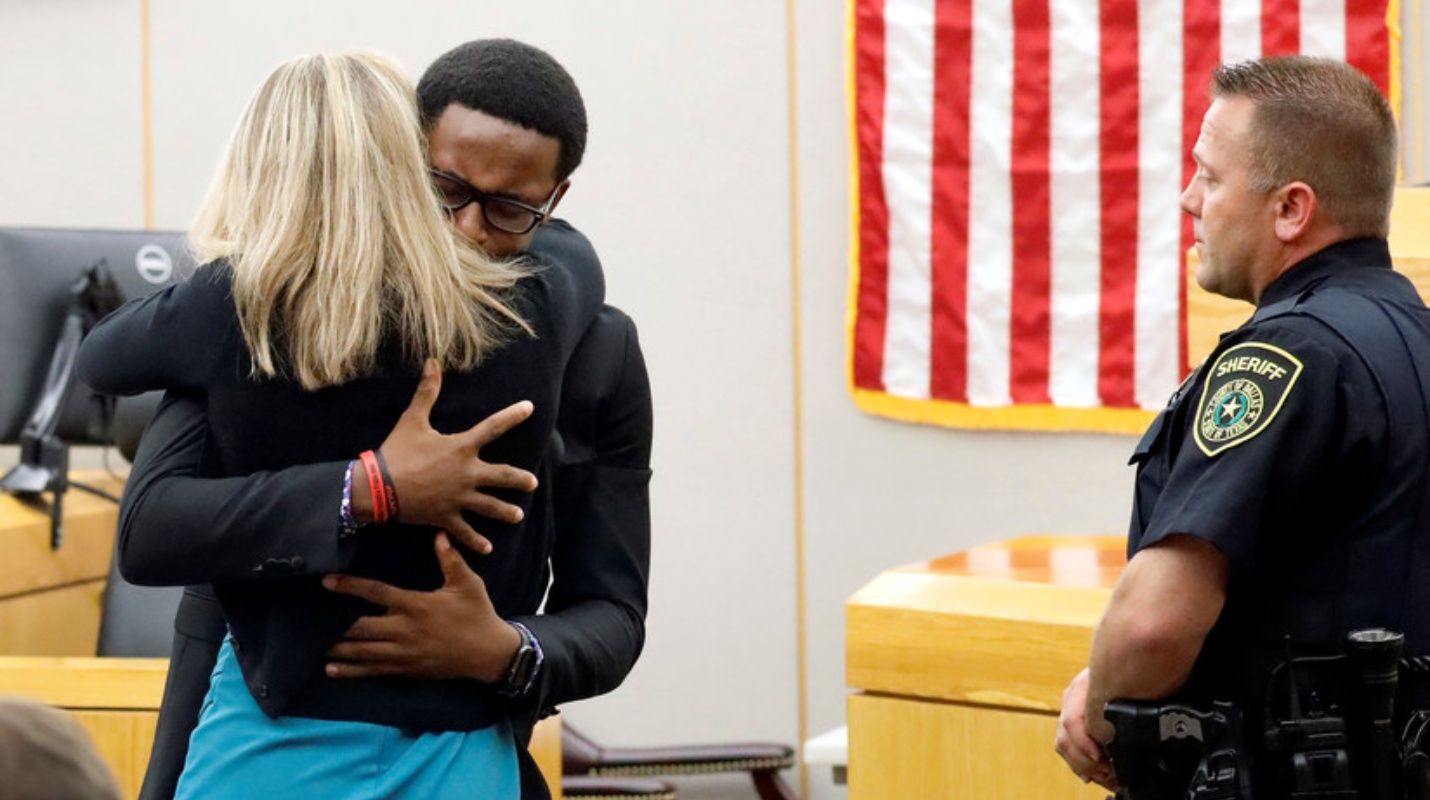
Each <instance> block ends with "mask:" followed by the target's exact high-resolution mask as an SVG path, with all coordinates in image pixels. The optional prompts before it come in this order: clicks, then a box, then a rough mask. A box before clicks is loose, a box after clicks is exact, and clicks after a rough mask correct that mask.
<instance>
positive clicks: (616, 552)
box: [121, 307, 652, 800]
mask: <svg viewBox="0 0 1430 800" xmlns="http://www.w3.org/2000/svg"><path fill="white" fill-rule="evenodd" d="M651 428H652V411H651V399H650V387H649V381H648V379H647V375H646V369H645V363H644V360H643V358H642V355H641V350H640V345H639V342H638V340H637V338H636V331H635V326H634V323H632V321H631V320H630V318H629V317H627V316H626V315H625V314H623V313H621V312H620V311H618V310H617V309H614V308H610V307H606V308H604V309H602V311H601V312H600V313H599V314H598V315H597V317H596V320H595V321H594V322H593V323H592V325H591V327H590V329H589V330H588V331H587V332H586V334H585V336H584V337H583V338H582V340H581V342H580V344H579V345H578V346H577V349H576V351H575V353H574V354H573V356H572V358H571V361H570V363H569V365H568V368H567V372H566V376H565V381H564V382H563V390H562V396H561V409H560V413H559V417H558V420H557V423H556V429H557V435H556V436H554V437H553V443H552V447H553V450H554V452H553V454H552V457H551V458H549V459H548V461H547V463H548V464H549V465H550V469H549V470H548V471H545V472H543V474H542V478H541V481H540V486H541V488H539V489H538V491H537V496H536V497H535V498H534V499H533V503H532V514H533V515H534V516H537V517H538V518H539V519H544V520H546V521H549V522H554V526H553V530H554V536H553V537H552V538H551V539H550V540H549V541H550V542H551V545H550V547H549V549H548V554H549V556H550V565H551V569H552V573H553V579H552V583H551V587H550V592H549V595H548V597H547V601H546V613H545V614H542V615H536V616H524V617H519V618H518V619H519V621H521V622H523V623H524V624H525V625H527V626H528V627H529V628H530V629H531V630H532V632H533V634H534V635H535V636H536V637H537V639H538V640H539V641H540V642H541V646H542V649H543V651H544V653H545V661H544V663H543V666H542V670H541V672H540V674H539V675H538V680H537V682H536V684H535V686H534V687H533V688H532V690H531V692H530V694H529V695H528V696H527V697H525V698H523V699H522V700H521V701H520V702H519V703H517V704H515V705H514V706H512V707H511V709H510V717H509V718H510V720H511V723H512V725H513V728H514V730H515V731H516V738H517V741H518V742H519V743H520V745H521V747H520V751H521V756H522V757H521V762H522V795H523V797H525V798H544V797H545V796H546V787H545V783H544V782H543V781H542V779H541V776H540V774H539V773H538V772H537V771H536V769H535V766H534V764H533V763H532V762H531V759H530V757H529V756H528V755H527V754H526V751H525V744H526V742H527V741H528V739H529V737H530V731H531V727H532V725H533V724H534V722H535V721H536V719H537V718H538V717H539V716H543V715H545V714H546V713H549V712H550V710H551V709H553V708H554V707H555V706H556V705H558V704H560V703H564V702H568V701H572V700H577V699H582V698H586V697H592V696H595V695H597V694H601V693H604V692H607V691H610V690H611V689H614V688H615V687H616V686H617V685H619V684H620V682H621V681H622V680H623V679H624V677H625V676H626V674H627V673H628V672H629V671H630V669H631V667H632V666H633V665H634V663H635V661H636V658H637V657H638V656H639V654H640V651H641V648H642V645H643V643H644V639H645V612H646V586H647V575H648V570H649V561H650V513H649V500H648V496H649V493H648V487H649V481H650V469H649V464H650V445H651ZM206 431H207V427H206V422H205V418H204V409H203V406H202V404H200V403H199V402H197V401H196V400H194V399H193V398H190V397H186V396H183V395H170V396H168V397H166V398H165V401H164V403H163V405H162V406H161V408H160V410H159V413H158V414H157V415H156V417H155V419H154V421H153V422H152V423H151V424H150V428H149V430H148V431H147V432H146V434H145V437H144V440H143V444H142V445H141V449H140V452H139V454H138V456H137V458H136V461H135V466H134V471H133V473H132V474H131V477H130V484H129V486H130V488H129V491H128V494H127V496H126V498H125V500H126V502H125V512H124V514H123V515H122V518H121V527H122V528H124V529H133V528H138V527H147V528H153V529H159V530H167V531H170V532H171V534H170V535H173V536H182V535H184V532H185V531H201V530H205V529H214V528H225V529H227V530H228V531H229V532H230V533H232V534H235V535H239V536H242V535H257V532H259V531H262V530H265V529H267V528H268V526H271V525H274V524H278V523H279V522H280V521H283V523H284V524H287V525H289V526H290V529H291V528H292V525H293V523H294V521H295V520H296V521H299V523H300V524H299V526H298V529H296V530H293V535H295V536H311V537H330V536H332V535H333V532H334V527H335V524H336V522H335V520H334V519H331V518H330V519H327V520H324V519H322V518H321V516H318V517H315V516H314V515H313V514H312V513H311V508H310V507H311V505H312V502H311V497H313V496H314V494H313V493H315V492H322V491H327V490H329V489H330V488H331V484H332V482H333V481H339V482H340V481H341V477H342V471H343V469H344V468H345V466H346V462H343V461H338V462H332V463H325V464H312V465H306V466H298V467H290V468H288V469H284V470H281V471H278V472H274V473H269V474H259V475H252V476H247V477H243V478H224V479H204V478H199V477H195V476H196V475H197V469H198V463H199V457H200V454H201V452H202V448H203V445H204V439H205V436H206ZM174 631H175V633H174V644H173V653H172V656H171V659H170V666H169V677H168V679H167V682H166V683H165V686H164V699H163V706H162V709H161V712H160V715H159V727H158V731H157V733H156V736H155V743H154V750H153V753H152V755H151V757H150V762H149V770H148V772H147V773H146V775H145V779H144V787H143V790H142V791H141V794H140V797H141V798H143V799H144V800H149V799H151V798H168V797H171V796H172V795H173V791H174V787H175V784H176V782H177V780H178V776H179V773H180V771H181V770H182V768H183V762H184V758H185V756H186V754H187V751H188V739H189V734H190V733H191V731H192V729H193V727H194V726H195V724H196V723H197V719H198V712H199V707H200V706H201V704H202V700H203V697H204V694H205V693H206V692H207V689H208V676H209V672H210V671H211V670H212V668H213V664H214V660H215V658H216V654H217V650H218V646H219V643H220V641H221V640H222V638H223V635H224V633H225V631H226V628H225V623H224V619H223V616H222V612H221V609H220V607H219V605H218V603H217V602H216V600H215V599H214V598H213V595H212V593H211V592H210V591H209V590H208V589H207V587H191V588H189V589H188V590H186V591H185V596H184V599H183V602H182V603H181V605H180V607H179V612H178V615H177V617H176V619H175V621H174Z"/></svg>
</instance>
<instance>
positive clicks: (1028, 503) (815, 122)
mask: <svg viewBox="0 0 1430 800" xmlns="http://www.w3.org/2000/svg"><path fill="white" fill-rule="evenodd" d="M1407 5H1410V4H1407ZM149 7H150V14H151V19H150V26H149V31H150V36H151V42H152V49H151V74H152V78H153V82H152V86H153V93H152V101H153V102H152V111H151V114H150V117H149V119H150V120H151V121H152V131H153V136H152V152H153V160H152V162H149V163H148V164H147V165H146V161H145V159H144V139H143V131H144V124H143V123H144V119H145V117H144V113H145V112H144V109H143V96H142V84H141V80H140V77H141V70H140V63H141V58H140V56H141V48H140V42H141V31H142V28H141V8H142V6H141V3H140V2H139V0H127V2H116V1H114V0H62V1H61V2H53V3H32V2H24V1H23V0H0V120H4V122H3V123H0V124H3V128H0V131H3V135H0V175H4V176H5V180H4V184H3V185H4V187H5V191H3V192H0V225H17V224H40V225H67V226H101V227H140V226H143V225H144V223H145V220H146V197H147V196H146V192H145V179H146V175H149V176H151V178H152V185H153V192H152V214H153V221H154V223H155V224H156V225H157V226H160V227H183V226H185V225H186V224H187V222H188V221H189V219H190V217H191V216H192V213H193V211H194V208H195V206H196V204H197V202H198V200H199V199H200V197H201V195H202V192H203V190H204V188H205V186H206V184H207V181H208V179H209V176H210V175H211V173H212V169H213V166H214V164H215V162H216V159H217V157H218V155H219V152H220V150H221V148H222V146H223V144H224V141H225V139H226V137H227V135H228V133H229V131H230V129H231V127H232V126H233V124H234V123H235V121H236V120H237V118H238V115H239V113H240V111H241V109H242V107H243V105H244V103H245V101H246V99H247V97H248V95H249V93H250V92H251V91H252V90H253V89H254V88H255V87H256V86H257V84H258V82H259V81H260V80H261V79H262V78H263V76H264V75H266V74H267V72H268V71H269V70H270V69H271V68H272V66H274V65H275V64H276V63H277V62H279V61H281V60H283V59H285V58H288V57H290V56H292V55H295V54H297V53H300V52H310V51H313V50H318V49H346V48H354V47H368V48H372V49H376V50H380V51H382V52H385V53H388V54H390V55H392V56H394V57H395V58H397V59H398V60H399V61H400V62H402V63H403V64H404V65H406V66H407V68H408V69H409V70H411V71H412V72H413V74H414V75H416V74H417V73H419V72H420V71H421V69H422V68H424V67H425V66H426V64H427V63H428V62H429V61H430V60H431V59H432V58H433V57H435V56H436V55H437V54H438V53H440V52H441V51H442V50H443V49H445V48H447V47H449V46H451V45H453V44H456V43H458V42H460V41H463V40H465V39H469V38H476V37H480V36H496V35H506V36H513V37H516V38H520V39H524V40H527V41H530V42H532V43H534V44H537V45H539V46H542V47H544V48H546V49H548V50H550V51H551V52H552V53H553V55H555V56H556V57H557V58H558V59H559V60H561V61H562V62H563V63H565V64H566V66H567V67H568V68H569V69H570V70H571V72H572V73H573V75H574V76H575V77H576V79H577V81H578V83H579V84H580V85H581V87H582V89H583V91H584V93H585V95H586V99H587V103H588V107H589V113H590V119H591V142H590V147H589V150H588V153H587V160H586V163H585V164H584V165H583V166H582V167H581V169H580V170H579V171H578V172H577V174H576V176H575V181H574V188H573V191H572V193H571V194H570V195H569V196H568V199H567V200H566V201H564V203H563V206H562V212H563V215H564V216H566V217H567V218H568V219H570V220H571V221H573V222H574V223H575V224H577V225H578V226H579V227H581V228H582V229H583V230H585V231H586V232H587V233H588V234H589V235H590V236H591V238H592V239H593V240H594V242H595V243H596V245H597V247H598V249H599V251H600V253H601V255H602V257H603V260H604V262H605V264H606V269H607V275H608V279H609V295H608V296H609V298H610V300H611V302H613V303H615V304H617V305H619V306H621V307H623V308H625V309H626V310H627V311H629V312H630V313H631V314H632V316H634V318H635V319H636V320H637V322H638V324H639V326H640V331H641V337H642V341H643V345H644V348H645V351H646V356H647V361H648V364H649V367H650V370H651V378H652V384H653V388H654V393H655V399H656V422H657V431H656V443H655V453H654V462H655V463H654V468H655V471H656V477H655V483H654V490H653V491H654V508H653V512H654V526H655V537H656V538H655V551H654V567H653V573H654V584H653V587H652V596H651V617H650V626H649V641H648V646H647V650H646V653H645V656H644V657H643V659H642V661H641V663H640V664H639V665H638V666H637V668H636V670H635V672H634V674H633V675H632V676H631V678H630V680H629V681H628V682H627V684H626V685H625V686H624V687H623V688H622V689H621V690H620V691H618V692H617V693H615V694H614V695H612V696H610V697H606V698H600V699H597V700H594V701H589V702H585V703H581V704H576V705H573V706H572V707H570V708H569V709H567V710H566V714H567V716H568V719H570V720H571V721H573V722H575V723H578V724H579V725H580V726H581V727H582V728H583V729H584V730H586V731H587V732H588V733H591V734H593V735H596V736H597V737H598V738H600V739H602V740H603V741H605V742H608V743H612V744H656V743H670V742H677V741H691V742H699V741H718V740H730V739H758V738H773V739H780V740H785V741H790V742H793V741H795V740H796V738H797V737H798V735H799V732H800V707H799V696H800V691H801V689H802V688H803V690H804V691H805V692H806V696H807V702H808V711H807V718H808V728H809V731H810V732H811V733H817V732H819V731H822V730H824V729H826V728H829V727H833V726H837V725H840V724H842V723H843V720H844V695H845V690H844V688H843V649H842V647H843V646H842V634H843V608H842V604H843V600H844V598H845V597H847V596H848V595H849V594H850V593H852V592H853V591H854V590H855V589H857V588H858V587H859V586H860V585H862V584H863V583H864V582H865V581H867V580H868V579H869V578H870V577H872V576H873V575H874V574H875V573H876V572H877V571H879V570H880V569H882V568H884V567H887V566H892V565H895V564H899V563H906V562H910V561H915V560H921V559H924V558H928V557H931V556H935V555H939V554H942V553H946V552H949V551H952V550H956V549H961V548H965V547H968V546H971V545H973V544H976V543H978V542H981V541H985V540H989V539H994V538H1002V537H1007V536H1011V535H1016V534H1020V533H1029V532H1039V533H1101V532H1109V533H1115V532H1119V531H1121V530H1123V529H1124V528H1125V524H1126V519H1127V514H1128V503H1129V500H1130V496H1131V478H1132V473H1131V470H1130V468H1128V467H1127V466H1126V460H1127V456H1128V454H1129V452H1130V450H1131V448H1132V444H1133V441H1132V439H1131V438H1130V437H1119V436H1095V435H1054V434H1007V433H971V432H958V431H949V430H942V429H936V428H928V427H918V426H911V425H905V424H902V423H896V422H890V421H886V420H881V419H876V418H873V417H870V416H867V415H864V414H862V413H860V412H858V411H856V410H855V409H854V407H853V405H852V403H851V402H850V400H849V397H848V393H847V390H846V378H845V374H846V373H845V336H846V331H845V313H846V291H847V281H848V188H849V187H848V178H847V171H848V139H847V118H846V109H845V97H844V89H845V63H844V58H845V53H844V48H845V38H844V36H845V31H844V3H843V2H842V0H797V2H796V8H797V18H796V26H795V36H794V41H795V45H796V46H795V56H796V64H795V66H796V72H797V75H798V82H797V90H798V92H797V94H798V106H797V123H798V133H799V135H798V139H797V147H796V149H795V160H794V161H793V162H792V161H791V158H790V142H789V127H788V119H789V105H788V103H789V92H788V89H789V83H788V81H787V77H788V69H787V60H786V58H787V54H788V47H787V45H788V40H787V26H786V6H785V4H784V3H776V2H769V0H732V2H726V3H719V4H710V3H690V2H685V3H669V2H663V1H662V0H611V1H610V2H605V3H599V4H596V3H585V2H581V1H580V0H554V1H553V2H547V3H543V4H541V6H540V11H539V12H538V11H535V10H533V9H534V8H535V7H534V6H532V5H530V4H521V3H510V2H507V3H497V2H491V1H490V0H482V1H481V2H472V1H470V0H468V1H466V2H463V1H461V0H424V1H423V2H413V3H409V4H405V5H404V8H403V11H402V12H401V15H400V16H399V15H397V14H396V12H395V11H394V10H393V9H394V6H393V5H392V4H390V3H385V2H378V1H377V0H360V1H358V2H344V1H343V0H307V1H306V2H302V3H285V2H279V0H251V2H246V3H242V4H230V3H220V2H216V1H215V0H205V1H204V2H195V1H193V0H187V1H186V0H150V4H149ZM1409 29H1410V26H1409V25H1408V24H1407V30H1409ZM1409 51H1410V48H1409V47H1408V46H1407V53H1409ZM1406 68H1407V70H1410V69H1413V68H1414V62H1413V61H1412V60H1411V59H1410V58H1409V57H1407V58H1406ZM1412 85H1413V83H1412V82H1411V81H1410V80H1407V81H1406V86H1407V93H1409V88H1410V87H1411V86H1412ZM1407 103H1408V104H1407V109H1409V108H1411V105H1410V104H1409V101H1407ZM1421 127H1423V126H1421ZM1417 130H1418V129H1417V128H1416V127H1415V126H1414V125H1413V124H1411V123H1410V122H1409V121H1407V132H1408V133H1410V134H1411V135H1410V136H1407V138H1408V139H1412V140H1413V141H1414V142H1415V144H1416V147H1414V148H1412V147H1409V144H1410V143H1409V142H1408V143H1407V159H1409V161H1408V162H1407V172H1406V175H1407V179H1410V178H1413V177H1415V176H1416V175H1423V172H1415V171H1414V170H1415V169H1416V168H1415V163H1414V158H1415V156H1414V152H1419V151H1422V150H1423V149H1424V148H1423V143H1422V140H1423V136H1422V137H1421V139H1414V136H1415V135H1418V134H1417ZM1417 148H1418V149H1417ZM1422 160H1423V159H1422ZM794 166H797V168H798V173H799V180H798V182H797V184H795V185H794V186H793V187H792V186H791V182H790V178H791V174H792V167H794ZM792 188H793V189H795V190H796V191H797V199H798V205H799V211H800V213H799V219H798V222H797V224H796V225H795V226H792V225H791V218H790V207H791V190H792ZM794 233H797V234H798V245H799V246H798V254H797V255H798V261H797V265H798V274H799V279H800V286H801V288H800V291H799V293H798V294H797V295H795V294H793V293H792V270H791V245H792V234H794ZM796 310H797V311H798V314H799V320H800V322H799V326H798V329H797V331H796V328H795V324H794V320H795V315H796ZM796 335H797V336H798V342H799V344H800V345H801V348H802V355H801V357H800V358H799V360H798V361H796V360H795V358H794V356H793V353H794V349H795V344H796ZM797 378H799V379H800V380H801V381H802V391H800V392H798V393H797V392H796V391H795V386H796V379H797ZM797 410H798V411H799V412H801V413H802V415H803V423H804V424H803V427H802V429H801V430H800V431H799V433H800V434H801V441H802V447H800V448H796V438H795V431H794V429H793V427H792V424H793V420H794V419H795V416H796V411H797ZM13 458H14V456H13V450H6V449H0V464H8V463H11V462H12V461H13ZM84 458H89V457H88V456H83V457H81V461H82V462H83V460H84ZM797 466H802V467H803V476H804V481H803V485H802V490H803V502H802V505H800V506H799V508H802V510H803V512H804V524H803V528H802V530H801V529H798V528H797V526H796V516H797V515H796V511H797V493H796V491H797V484H796V468H797ZM801 536H802V541H803V545H804V548H805V559H804V562H803V566H804V568H805V593H804V601H805V607H806V609H807V611H806V614H805V618H804V621H803V631H804V642H805V644H806V646H807V656H808V666H807V669H806V670H805V672H804V673H803V675H801V673H800V671H799V669H798V663H797V657H798V653H799V649H798V648H799V637H800V630H801V625H800V621H799V619H798V614H797V605H796V601H797V599H798V596H797V593H796V583H795V581H796V574H797V571H796V560H795V552H796V543H797V541H799V540H800V538H801ZM813 778H814V781H813V785H814V793H813V796H814V797H820V798H824V797H840V796H843V792H842V791H841V790H838V789H835V788H833V787H832V786H830V785H829V780H828V778H827V776H825V775H819V774H816V775H814V776H813ZM747 794H748V792H747V790H745V789H744V788H743V787H742V786H741V785H740V784H739V783H738V782H734V781H730V780H725V781H707V782H697V783H695V784H693V785H691V786H683V787H682V797H693V798H700V797H711V798H713V797H725V796H729V797H741V796H747Z"/></svg>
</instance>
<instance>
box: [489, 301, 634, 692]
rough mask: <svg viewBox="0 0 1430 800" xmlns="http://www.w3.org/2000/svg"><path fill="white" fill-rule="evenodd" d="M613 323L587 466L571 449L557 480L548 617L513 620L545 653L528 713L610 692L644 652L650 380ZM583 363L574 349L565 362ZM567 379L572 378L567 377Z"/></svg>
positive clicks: (630, 337) (628, 326) (623, 321)
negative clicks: (613, 353)
mask: <svg viewBox="0 0 1430 800" xmlns="http://www.w3.org/2000/svg"><path fill="white" fill-rule="evenodd" d="M602 313H603V316H602V318H601V319H598V321H597V325H604V324H611V317H609V315H608V312H605V311H603V312H602ZM616 313H617V314H619V312H616ZM614 319H615V320H616V324H619V325H621V326H622V328H623V329H622V331H621V332H622V337H621V347H620V348H618V351H617V352H618V353H619V356H618V360H617V361H616V362H615V363H613V364H603V363H602V361H604V359H601V360H597V362H596V363H595V364H594V365H593V366H594V367H595V368H598V369H601V368H603V369H611V370H614V374H615V375H618V376H619V380H618V381H617V382H616V383H615V386H614V391H613V392H612V393H611V394H610V395H609V396H608V397H605V398H603V400H602V401H601V403H600V407H599V409H598V410H597V416H596V418H595V420H594V425H592V426H590V430H592V431H593V442H594V448H593V451H592V452H591V453H589V458H586V457H583V454H582V453H581V452H580V451H579V450H578V451H576V452H575V453H574V456H575V461H574V463H568V464H566V465H564V466H563V467H562V469H561V471H560V472H559V473H558V475H557V478H556V483H555V492H556V495H555V503H556V505H555V519H556V525H557V535H556V545H555V548H554V551H553V554H552V575H553V577H552V583H551V589H550V593H549V595H548V597H547V602H546V613H544V614H541V615H537V616H530V617H523V618H520V619H518V620H517V621H519V622H521V623H522V624H524V625H526V626H527V627H528V628H529V629H530V630H531V632H532V634H533V635H535V636H536V638H537V640H538V641H539V642H540V643H541V648H542V651H543V653H544V655H545V661H544V663H543V665H542V669H541V672H540V674H539V676H538V679H537V682H536V685H535V686H533V688H532V690H531V693H530V695H529V696H528V697H527V698H526V700H527V702H529V703H530V704H531V711H532V712H533V713H534V714H539V713H544V712H545V711H546V710H548V709H551V708H553V707H555V706H556V705H558V704H560V703H565V702H570V701H573V700H579V699H583V698H588V697H594V696H596V695H598V694H602V693H605V692H608V691H610V690H612V689H614V688H616V687H617V686H618V685H620V683H621V681H622V680H624V679H625V677H626V675H627V674H628V673H629V672H630V670H631V667H633V666H634V665H635V662H636V659H637V657H638V656H639V655H640V652H641V649H642V647H643V646H644V644H645V614H646V593H647V586H648V581H649V573H650V493H649V488H650V477H651V471H650V449H651V435H652V411H651V396H650V382H649V378H648V376H647V374H646V367H645V361H644V359H643V358H642V356H641V350H640V343H639V341H638V340H637V338H636V332H635V327H634V325H633V324H632V323H631V322H630V320H629V318H627V317H625V316H624V315H623V314H622V315H619V316H618V317H615V318H614ZM588 336H589V334H588ZM583 347H584V344H583ZM582 356H583V354H582V353H581V352H580V351H578V353H577V357H576V359H573V363H575V362H576V361H577V360H579V359H582ZM608 374H610V373H608ZM568 381H573V382H574V381H575V378H574V377H573V376H571V375H568ZM606 382H607V383H608V384H609V383H610V381H609V378H608V379H607V381H606ZM565 411H566V408H565V406H564V405H563V413H565Z"/></svg>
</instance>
